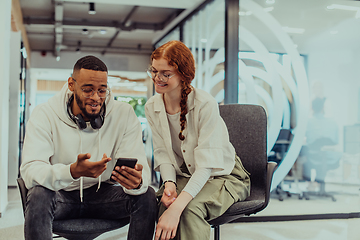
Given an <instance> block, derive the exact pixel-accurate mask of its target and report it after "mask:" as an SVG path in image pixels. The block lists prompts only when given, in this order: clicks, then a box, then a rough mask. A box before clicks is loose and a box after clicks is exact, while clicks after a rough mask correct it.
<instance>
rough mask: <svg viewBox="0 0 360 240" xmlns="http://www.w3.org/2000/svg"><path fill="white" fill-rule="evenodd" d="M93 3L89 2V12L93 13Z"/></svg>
mask: <svg viewBox="0 0 360 240" xmlns="http://www.w3.org/2000/svg"><path fill="white" fill-rule="evenodd" d="M95 13H96V11H95V3H93V2H91V3H89V14H95Z"/></svg>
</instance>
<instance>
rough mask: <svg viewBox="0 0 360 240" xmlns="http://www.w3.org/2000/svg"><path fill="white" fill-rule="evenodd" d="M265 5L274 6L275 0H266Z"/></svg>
mask: <svg viewBox="0 0 360 240" xmlns="http://www.w3.org/2000/svg"><path fill="white" fill-rule="evenodd" d="M266 3H267V4H274V3H275V0H266Z"/></svg>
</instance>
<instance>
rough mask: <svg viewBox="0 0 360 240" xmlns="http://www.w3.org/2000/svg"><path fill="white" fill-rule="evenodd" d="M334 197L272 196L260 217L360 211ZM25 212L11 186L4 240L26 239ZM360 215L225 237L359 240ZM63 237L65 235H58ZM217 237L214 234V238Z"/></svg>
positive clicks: (104, 239)
mask: <svg viewBox="0 0 360 240" xmlns="http://www.w3.org/2000/svg"><path fill="white" fill-rule="evenodd" d="M336 198H337V201H336V202H332V201H331V200H330V199H317V198H312V199H310V200H305V199H303V200H299V199H298V198H297V197H296V196H292V197H290V198H288V197H286V198H285V199H284V201H279V200H277V199H275V198H272V199H271V201H270V204H269V206H268V207H267V208H266V209H265V210H263V211H262V212H260V213H258V214H256V216H269V215H292V214H318V213H324V212H326V213H349V212H359V211H360V210H359V209H360V197H359V195H354V194H353V195H336ZM23 221H24V218H23V212H22V208H21V203H20V196H19V194H18V190H17V189H15V188H14V189H9V205H8V207H7V210H6V211H5V212H4V213H3V215H2V217H1V218H0V240H22V239H24V235H23ZM359 226H360V218H354V219H334V220H308V221H286V222H255V223H232V224H225V225H223V226H221V239H223V240H229V239H231V240H232V239H241V240H302V239H306V240H322V239H327V240H358V239H360V237H359V236H360V228H359ZM126 235H127V227H123V228H121V229H118V230H115V231H112V232H108V233H105V234H103V235H101V236H100V237H98V238H97V240H115V239H117V240H125V239H126ZM57 239H61V238H57ZM211 239H213V236H212V237H211Z"/></svg>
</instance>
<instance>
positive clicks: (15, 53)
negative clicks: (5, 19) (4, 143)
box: [8, 31, 21, 186]
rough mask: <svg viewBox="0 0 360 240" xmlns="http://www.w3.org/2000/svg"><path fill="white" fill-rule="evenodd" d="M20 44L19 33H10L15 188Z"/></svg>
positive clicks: (11, 153) (11, 159) (11, 171)
mask: <svg viewBox="0 0 360 240" xmlns="http://www.w3.org/2000/svg"><path fill="white" fill-rule="evenodd" d="M20 44H21V33H20V31H19V32H11V43H10V45H11V46H10V49H11V50H10V51H11V55H10V91H9V95H10V98H9V133H11V134H9V166H8V167H9V171H8V174H9V176H8V181H9V182H8V185H9V186H16V178H17V175H18V168H19V166H18V162H19V123H20V119H19V110H20V99H19V94H20Z"/></svg>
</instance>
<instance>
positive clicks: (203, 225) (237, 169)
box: [156, 156, 250, 240]
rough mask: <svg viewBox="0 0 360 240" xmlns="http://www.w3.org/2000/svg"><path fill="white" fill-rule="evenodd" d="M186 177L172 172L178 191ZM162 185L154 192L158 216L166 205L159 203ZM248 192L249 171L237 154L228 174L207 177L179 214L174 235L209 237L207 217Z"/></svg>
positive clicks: (187, 238)
mask: <svg viewBox="0 0 360 240" xmlns="http://www.w3.org/2000/svg"><path fill="white" fill-rule="evenodd" d="M189 179H190V178H187V177H184V176H179V175H177V176H176V184H177V188H176V191H177V193H178V195H179V194H180V192H181V191H182V189H183V188H184V187H185V185H186V184H187V182H188V181H189ZM163 192H164V185H162V186H161V188H160V189H159V190H158V192H157V193H156V196H157V198H158V200H159V201H158V202H159V205H158V206H159V216H158V217H160V216H161V215H162V214H163V212H165V210H166V207H165V206H164V205H163V204H162V203H161V201H160V200H161V197H162V194H163ZM249 194H250V178H249V173H248V172H247V171H246V169H245V168H244V167H243V165H242V163H241V160H240V158H239V157H238V156H236V157H235V166H234V169H233V171H232V172H231V174H230V175H226V176H215V177H214V178H213V179H211V180H209V181H207V183H206V184H205V185H204V187H203V188H202V189H201V191H200V192H199V193H198V194H197V195H196V196H195V198H194V199H192V200H191V201H190V202H189V204H188V205H187V206H186V208H185V209H184V211H183V213H182V215H181V216H180V221H179V225H178V229H177V232H176V237H175V238H174V239H177V240H179V239H182V240H202V239H203V240H209V239H210V230H211V229H210V225H209V223H208V222H207V221H209V220H212V219H215V218H217V217H219V216H221V215H222V214H223V213H224V212H225V211H226V210H227V209H228V208H229V207H230V206H231V205H232V204H233V203H235V202H237V201H243V200H245V198H247V197H248V196H249Z"/></svg>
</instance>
